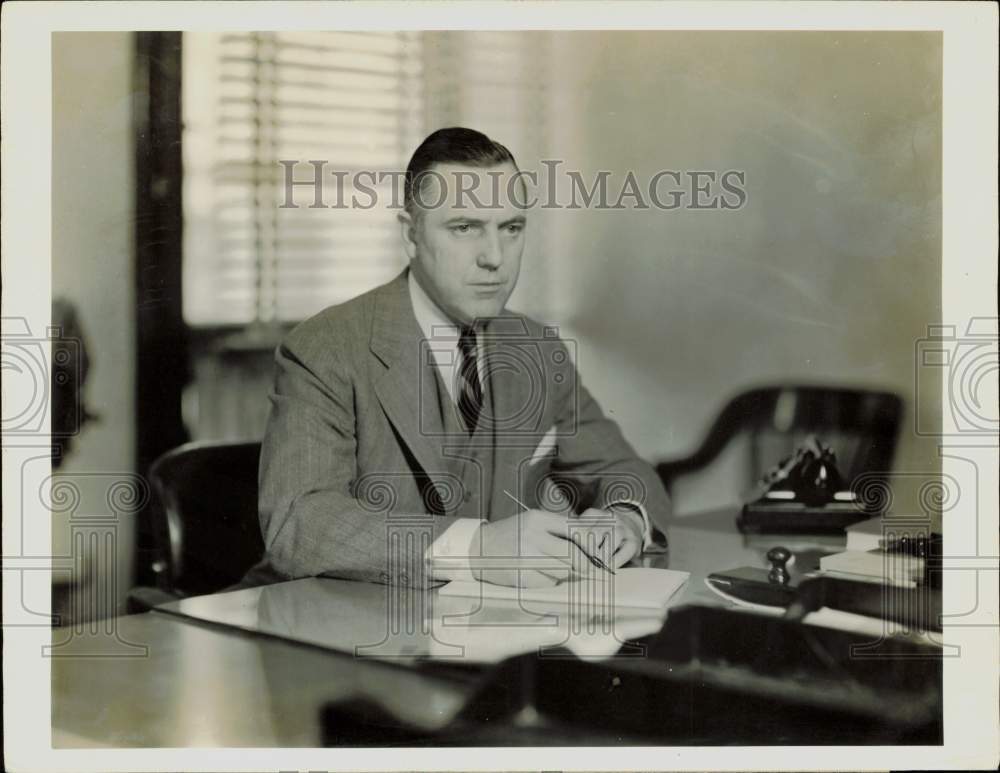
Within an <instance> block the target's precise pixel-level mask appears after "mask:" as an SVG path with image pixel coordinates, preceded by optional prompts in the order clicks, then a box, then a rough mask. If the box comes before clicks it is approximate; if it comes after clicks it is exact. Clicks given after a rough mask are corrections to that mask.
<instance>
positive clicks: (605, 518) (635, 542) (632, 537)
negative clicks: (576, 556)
mask: <svg viewBox="0 0 1000 773" xmlns="http://www.w3.org/2000/svg"><path fill="white" fill-rule="evenodd" d="M578 518H580V519H581V520H587V519H592V520H593V521H594V522H595V525H594V528H593V530H592V531H591V534H593V536H592V537H590V538H589V540H588V541H590V542H591V544H594V543H593V542H592V541H593V540H595V539H596V547H597V550H596V553H597V556H598V557H599V558H600V559H602V560H603V561H604V563H606V564H607V565H608V566H610V567H611V568H612V569H618V568H619V567H622V566H624V565H625V564H627V563H628V562H629V561H631V560H632V559H633V558H635V557H636V556H638V555H639V554H640V553H641V552H642V543H643V539H644V536H645V532H646V524H645V522H644V521H643V519H642V515H640V514H639V513H637V512H636V511H635V510H634V509H632V508H631V507H616V506H615V505H612V506H611V507H610V508H608V509H607V510H600V509H598V508H596V507H590V508H587V509H586V510H584V511H583V512H582V513H580V515H579V516H578ZM612 518H613V519H614V521H612V520H611V519H612ZM581 547H583V548H584V550H588V548H589V547H590V546H589V545H581Z"/></svg>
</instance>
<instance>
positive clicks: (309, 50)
mask: <svg viewBox="0 0 1000 773" xmlns="http://www.w3.org/2000/svg"><path fill="white" fill-rule="evenodd" d="M547 34H548V33H544V32H531V33H513V32H512V33H503V32H312V33H309V32H266V33H238V34H217V33H185V34H184V40H183V73H182V90H183V98H182V99H183V104H182V110H183V120H184V130H183V139H182V148H183V154H184V188H183V199H184V250H183V254H184V268H183V275H184V319H185V321H186V322H187V324H188V325H190V326H192V327H218V326H232V325H235V326H240V327H242V326H246V325H248V324H252V323H258V324H262V325H273V324H276V323H282V322H294V321H297V320H301V319H305V318H306V317H308V316H310V315H311V314H314V313H315V312H317V311H319V310H320V309H322V308H324V307H325V306H328V305H330V304H333V303H339V302H342V301H345V300H347V299H349V298H352V297H354V296H356V295H358V294H360V293H362V292H364V291H366V290H368V289H370V288H372V287H374V286H376V285H378V284H380V283H382V282H385V281H387V280H388V279H390V278H391V277H392V276H394V275H395V274H396V273H397V272H398V271H400V270H401V269H402V267H403V266H404V264H405V256H404V255H403V253H402V250H401V246H400V243H399V236H398V231H397V224H396V218H395V214H396V212H395V210H393V209H391V208H389V207H388V206H386V202H390V201H393V200H395V201H397V202H399V203H401V200H402V181H401V179H400V178H399V177H398V175H399V174H400V173H401V172H402V171H403V170H404V169H405V167H406V162H407V161H408V159H409V156H410V154H411V153H412V151H413V149H414V148H415V147H416V145H417V143H418V142H419V141H420V140H421V139H422V138H423V137H424V136H425V135H426V134H427V133H428V132H429V131H431V130H433V129H435V128H438V127H440V126H447V125H454V124H459V123H461V124H465V125H469V126H473V127H475V128H478V129H480V130H482V131H485V132H486V133H488V134H490V135H491V136H494V137H496V138H497V139H499V140H500V141H502V142H504V143H505V144H507V145H508V146H509V147H510V148H511V149H512V150H513V151H514V153H515V155H519V154H520V153H522V152H523V153H525V154H526V157H534V158H538V157H539V156H538V155H537V154H538V153H540V152H541V148H542V147H543V146H544V142H543V134H544V130H545V126H546V122H545V120H544V112H545V106H546V104H547V101H546V91H545V88H546V77H545V75H544V73H545V72H546V68H545V67H544V64H545V61H546V59H545V57H546V51H547V47H546V45H545V41H546V35H547ZM314 160H316V161H323V162H325V164H324V166H323V173H324V174H323V177H322V181H323V202H324V204H325V205H326V208H312V207H310V206H309V205H310V204H312V203H313V201H314V197H315V190H314V189H313V188H312V187H311V186H295V188H294V190H293V198H292V202H293V203H294V204H296V205H297V206H296V207H294V208H290V207H282V206H280V205H281V204H282V203H284V198H285V174H286V172H285V168H284V167H283V165H282V164H281V163H280V162H282V161H286V162H287V161H296V162H298V163H296V164H295V165H294V167H292V169H293V171H294V178H295V179H296V180H297V181H301V180H311V179H312V176H313V174H314V167H313V166H312V165H310V163H309V162H310V161H314ZM363 170H364V171H370V172H371V173H374V174H379V173H388V175H385V174H384V175H383V182H382V184H381V185H372V186H371V187H373V188H375V190H376V193H377V195H378V200H377V202H375V205H374V206H372V207H370V208H361V207H357V206H337V205H338V203H339V204H344V203H347V204H348V205H349V204H350V201H351V196H352V194H355V193H356V194H357V197H358V201H359V202H361V203H364V204H367V203H368V202H369V201H370V200H371V197H370V196H369V195H368V194H366V193H365V192H364V191H363V190H358V189H355V188H354V187H353V186H352V185H351V182H352V180H353V179H354V175H355V174H356V173H357V172H361V171H363ZM333 172H336V173H337V174H338V175H340V176H341V177H342V179H343V180H344V183H343V185H342V186H339V185H338V183H337V178H336V177H335V176H334V175H333ZM392 175H397V177H396V178H395V179H393V177H392ZM363 183H364V184H366V185H370V183H371V181H370V179H369V178H367V177H365V178H363ZM341 188H342V189H341Z"/></svg>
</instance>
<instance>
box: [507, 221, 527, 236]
mask: <svg viewBox="0 0 1000 773" xmlns="http://www.w3.org/2000/svg"><path fill="white" fill-rule="evenodd" d="M523 230H524V223H511V224H510V225H508V226H507V233H509V234H519V233H521V231H523Z"/></svg>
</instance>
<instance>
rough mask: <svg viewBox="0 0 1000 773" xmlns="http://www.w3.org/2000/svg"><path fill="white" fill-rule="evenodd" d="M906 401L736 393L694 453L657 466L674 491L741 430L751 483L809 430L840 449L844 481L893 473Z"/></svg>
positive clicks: (862, 394)
mask: <svg viewBox="0 0 1000 773" xmlns="http://www.w3.org/2000/svg"><path fill="white" fill-rule="evenodd" d="M902 412H903V401H902V399H901V398H900V397H899V396H898V395H895V394H892V393H890V392H873V391H867V390H858V389H840V388H833V387H815V386H772V387H762V388H758V389H753V390H750V391H749V392H743V393H742V394H740V395H737V396H736V397H735V398H733V399H732V400H731V401H730V402H729V404H728V405H726V407H725V408H724V409H723V411H722V413H721V414H719V416H718V418H716V420H715V422H714V423H713V424H712V426H711V428H710V429H709V431H708V434H707V435H706V437H705V439H704V441H703V442H702V444H701V445H700V446H699V447H698V449H697V450H695V452H694V453H692V454H691V455H690V456H686V457H683V458H681V459H675V460H667V461H663V462H661V463H660V464H658V465H657V467H656V469H657V472H658V473H659V475H660V478H661V479H662V480H663V484H664V486H666V488H667V490H668V491H670V490H671V488H672V486H673V484H674V482H675V481H676V480H677V479H678V478H680V477H681V476H683V475H686V474H688V473H692V472H695V471H698V470H701V469H703V468H705V467H707V466H708V465H709V464H710V463H711V462H712V461H713V460H715V459H716V457H718V456H719V454H720V453H721V451H722V450H723V449H724V448H725V447H726V446H727V445H728V444H729V443H730V442H731V441H732V440H734V439H735V438H736V437H737V436H738V435H740V434H741V433H747V434H748V435H749V452H750V453H749V456H750V459H749V464H748V465H747V478H748V480H747V481H746V482H747V483H750V484H752V483H753V482H756V481H757V480H758V479H759V478H760V476H761V475H763V473H764V472H765V471H767V470H768V469H770V468H771V467H773V466H774V465H775V464H777V463H778V462H779V461H781V460H782V459H783V458H785V457H787V456H789V455H790V454H791V453H793V452H794V450H795V448H796V446H797V444H799V443H801V442H802V440H803V439H804V438H805V437H806V436H807V435H809V434H815V435H817V436H818V437H819V438H820V440H822V441H823V442H824V443H825V444H827V445H829V446H831V447H832V448H833V450H834V452H835V453H836V455H837V465H838V469H839V470H840V472H841V474H842V475H843V478H844V481H845V484H847V485H850V484H851V482H852V481H854V479H855V478H856V477H857V476H858V475H860V474H861V473H863V472H888V471H889V470H890V465H891V464H892V457H893V454H894V452H895V448H896V439H897V436H898V433H899V425H900V421H901V417H902Z"/></svg>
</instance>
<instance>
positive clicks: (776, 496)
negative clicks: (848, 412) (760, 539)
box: [736, 435, 876, 534]
mask: <svg viewBox="0 0 1000 773" xmlns="http://www.w3.org/2000/svg"><path fill="white" fill-rule="evenodd" d="M756 493H757V495H758V496H757V498H756V499H754V500H753V501H751V502H748V503H747V504H745V505H744V506H743V509H742V510H741V511H740V514H739V515H738V516H737V518H736V525H737V527H739V529H740V531H742V532H762V533H775V532H780V533H782V534H808V533H839V532H842V531H843V530H844V527H846V526H850V525H851V524H852V523H857V522H858V521H863V520H864V519H866V518H871V517H872V516H873V515H876V513H873V512H871V510H870V509H866V508H865V507H864V506H862V505H861V504H860V503H859V502H858V501H857V497H856V496H855V494H854V492H853V491H851V490H850V489H849V488H848V487H847V486H846V485H845V483H844V479H843V476H842V475H841V474H840V470H839V469H838V468H837V456H836V454H835V453H834V451H833V449H831V448H830V447H828V446H826V445H824V444H823V443H822V442H821V441H820V440H819V438H817V437H816V436H815V435H810V436H809V437H808V438H807V439H806V441H805V442H804V443H803V445H802V446H800V447H799V448H798V450H796V452H795V453H794V454H792V455H791V456H789V457H788V458H786V459H783V460H782V461H781V462H779V463H778V464H777V465H775V466H774V467H773V468H772V469H770V470H769V471H768V472H767V473H765V474H764V476H763V477H762V478H761V480H760V482H759V484H758V487H757V492H756Z"/></svg>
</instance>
